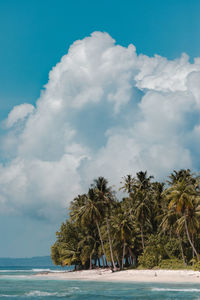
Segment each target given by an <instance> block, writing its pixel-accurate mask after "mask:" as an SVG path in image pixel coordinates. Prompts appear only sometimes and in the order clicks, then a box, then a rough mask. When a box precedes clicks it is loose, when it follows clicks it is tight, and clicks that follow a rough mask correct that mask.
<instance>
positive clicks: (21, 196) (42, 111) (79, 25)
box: [0, 0, 200, 257]
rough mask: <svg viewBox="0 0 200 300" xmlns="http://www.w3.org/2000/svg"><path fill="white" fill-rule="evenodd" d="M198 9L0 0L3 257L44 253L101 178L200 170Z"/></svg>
mask: <svg viewBox="0 0 200 300" xmlns="http://www.w3.org/2000/svg"><path fill="white" fill-rule="evenodd" d="M199 11H200V2H199V1H195V0H192V1H184V0H182V1H178V0H173V1H171V0H168V1H157V0H154V1H148V0H146V1H145V0H142V1H134V0H130V1H129V0H123V1H119V0H118V1H117V0H109V1H105V0H101V1H98V0H97V1H92V0H90V1H89V0H84V1H82V0H79V1H71V0H68V1H61V0H57V1H53V0H52V1H50V0H48V1H46V0H43V1H38V0H29V1H22V0H18V1H11V0H0V31H1V32H0V66H1V68H0V124H1V125H0V237H1V247H0V257H31V256H38V255H48V254H49V253H50V246H51V245H52V244H53V242H54V241H55V232H56V231H57V230H58V229H59V226H60V224H61V222H62V221H64V220H65V218H66V217H67V213H68V210H67V207H68V205H69V203H70V201H71V200H72V199H73V198H74V197H75V196H76V195H78V194H79V193H83V192H86V191H87V189H88V187H89V185H90V183H91V182H92V180H93V179H94V178H97V177H98V176H105V177H106V178H108V180H109V182H110V184H111V185H114V186H116V189H117V188H118V187H119V186H120V181H121V177H122V176H124V175H127V174H133V175H134V174H135V173H136V172H137V171H139V170H148V173H149V174H153V175H154V176H155V178H156V179H160V180H163V179H164V178H166V176H167V175H168V174H169V173H170V172H172V170H173V169H180V168H190V169H192V170H193V171H199V167H200V159H199V146H200V145H199V144H200V139H199V137H200V118H199V113H200V84H199V83H200V58H198V57H200V39H199V36H200V19H199V17H198V12H199Z"/></svg>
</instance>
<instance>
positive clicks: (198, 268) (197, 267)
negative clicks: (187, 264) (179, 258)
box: [193, 261, 200, 271]
mask: <svg viewBox="0 0 200 300" xmlns="http://www.w3.org/2000/svg"><path fill="white" fill-rule="evenodd" d="M193 270H194V271H200V261H198V262H196V263H195V264H194V265H193Z"/></svg>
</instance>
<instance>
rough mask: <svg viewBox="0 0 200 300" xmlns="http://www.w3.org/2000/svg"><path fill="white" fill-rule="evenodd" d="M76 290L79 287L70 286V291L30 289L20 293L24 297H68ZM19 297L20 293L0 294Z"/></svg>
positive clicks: (0, 295) (1, 296)
mask: <svg viewBox="0 0 200 300" xmlns="http://www.w3.org/2000/svg"><path fill="white" fill-rule="evenodd" d="M75 290H79V288H78V287H72V288H69V289H68V291H65V292H46V291H38V290H35V291H30V292H28V293H25V294H23V295H20V296H22V297H59V298H62V297H66V296H69V295H71V294H72V293H73V292H74V291H75ZM15 297H19V295H5V294H0V298H15Z"/></svg>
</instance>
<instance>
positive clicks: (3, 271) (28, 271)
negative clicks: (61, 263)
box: [0, 269, 68, 273]
mask: <svg viewBox="0 0 200 300" xmlns="http://www.w3.org/2000/svg"><path fill="white" fill-rule="evenodd" d="M67 271H68V270H52V269H29V270H8V269H6V270H0V273H18V272H23V273H30V272H31V273H33V272H34V273H35V272H51V273H63V272H67Z"/></svg>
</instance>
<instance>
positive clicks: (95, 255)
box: [51, 170, 200, 270]
mask: <svg viewBox="0 0 200 300" xmlns="http://www.w3.org/2000/svg"><path fill="white" fill-rule="evenodd" d="M152 179H153V176H148V175H147V171H145V172H142V171H141V172H138V173H137V174H136V176H135V177H134V176H132V175H127V176H124V177H123V182H121V184H122V187H121V188H120V189H121V190H123V191H124V192H126V193H128V195H127V194H126V197H124V198H123V199H122V201H118V200H117V199H116V196H115V192H114V191H113V189H112V188H111V187H110V186H109V185H108V181H107V180H106V179H105V178H104V177H99V178H97V179H95V180H94V181H93V184H91V186H90V188H89V190H88V192H87V193H85V194H82V195H78V196H77V197H76V198H74V200H73V201H72V202H71V205H70V214H69V215H70V219H69V220H67V221H66V222H65V223H62V224H61V227H60V230H59V231H58V232H57V233H56V242H55V243H54V245H53V246H52V247H51V257H52V260H53V262H54V263H55V264H56V265H61V266H64V265H69V266H70V265H74V266H75V269H87V268H92V264H95V263H96V264H97V262H98V261H99V260H101V266H112V267H113V268H114V269H115V268H116V267H119V268H121V269H123V268H124V267H126V268H131V267H133V266H134V267H137V263H138V264H139V267H140V268H149V269H151V268H154V267H160V268H167V269H179V268H185V262H189V263H190V264H191V263H192V261H191V259H193V260H194V262H195V263H194V268H195V269H196V270H200V263H199V262H198V261H200V256H199V254H198V253H199V252H200V179H199V177H198V176H196V175H195V174H192V173H191V172H190V170H180V171H174V172H173V173H172V174H171V175H170V176H169V181H168V182H167V184H168V185H167V187H165V185H164V183H162V182H152ZM102 258H103V259H102ZM196 261H197V262H196Z"/></svg>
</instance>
